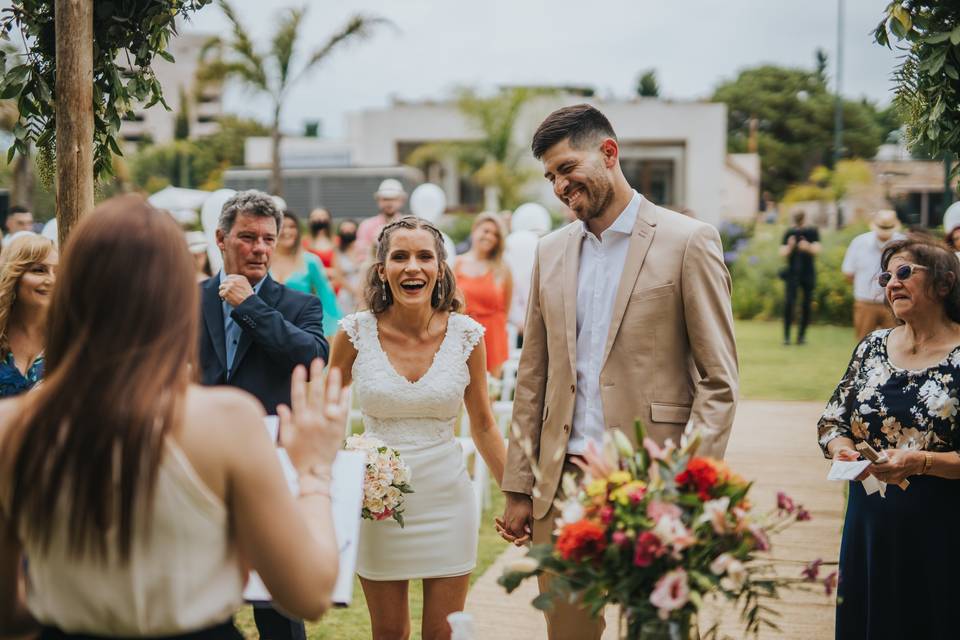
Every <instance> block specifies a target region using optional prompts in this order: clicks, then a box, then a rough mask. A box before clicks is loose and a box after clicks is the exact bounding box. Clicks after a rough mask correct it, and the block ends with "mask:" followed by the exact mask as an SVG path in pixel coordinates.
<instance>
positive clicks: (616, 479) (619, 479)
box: [607, 471, 633, 484]
mask: <svg viewBox="0 0 960 640" xmlns="http://www.w3.org/2000/svg"><path fill="white" fill-rule="evenodd" d="M632 479H633V476H631V475H630V472H629V471H614V472H613V473H611V474H610V477H609V478H607V480H608V481H609V482H610V484H623V483H625V482H630V481H631V480H632Z"/></svg>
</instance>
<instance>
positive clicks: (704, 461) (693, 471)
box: [674, 458, 719, 500]
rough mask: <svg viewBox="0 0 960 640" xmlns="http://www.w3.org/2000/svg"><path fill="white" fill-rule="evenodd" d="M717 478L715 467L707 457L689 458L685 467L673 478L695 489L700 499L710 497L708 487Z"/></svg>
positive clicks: (712, 485) (678, 482) (683, 485)
mask: <svg viewBox="0 0 960 640" xmlns="http://www.w3.org/2000/svg"><path fill="white" fill-rule="evenodd" d="M718 479H719V474H718V473H717V468H716V466H715V465H714V463H713V461H712V460H710V459H709V458H690V462H688V463H687V468H686V469H685V470H683V471H681V472H680V473H678V474H677V476H676V478H674V480H676V482H677V484H678V485H680V486H682V487H687V488H690V489H693V490H695V491H696V492H697V495H698V496H700V499H701V500H709V499H710V489H712V488H713V487H714V486H715V485H716V484H717V480H718Z"/></svg>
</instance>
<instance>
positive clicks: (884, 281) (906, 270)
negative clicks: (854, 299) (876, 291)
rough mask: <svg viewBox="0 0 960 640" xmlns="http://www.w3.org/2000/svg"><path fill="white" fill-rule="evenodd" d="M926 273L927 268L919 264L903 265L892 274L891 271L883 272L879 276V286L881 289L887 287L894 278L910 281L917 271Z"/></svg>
mask: <svg viewBox="0 0 960 640" xmlns="http://www.w3.org/2000/svg"><path fill="white" fill-rule="evenodd" d="M918 269H919V270H921V271H926V270H927V268H926V267H923V266H921V265H919V264H902V265H900V266H899V267H897V268H896V270H895V271H894V272H893V273H891V272H889V271H881V272H880V275H878V276H877V284H879V285H880V286H881V287H886V286H887V285H888V284H890V281H891V280H893V277H894V276H896V277H897V280H899V281H900V282H903V281H904V280H909V279H910V276H912V275H913V272H914V271H917V270H918Z"/></svg>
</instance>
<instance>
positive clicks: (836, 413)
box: [823, 402, 844, 420]
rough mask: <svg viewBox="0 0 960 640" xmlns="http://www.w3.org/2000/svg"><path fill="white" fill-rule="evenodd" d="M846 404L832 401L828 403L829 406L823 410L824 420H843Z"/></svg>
mask: <svg viewBox="0 0 960 640" xmlns="http://www.w3.org/2000/svg"><path fill="white" fill-rule="evenodd" d="M843 412H844V406H843V403H842V402H831V403H830V404H828V405H827V408H826V409H824V410H823V419H824V420H842V419H843Z"/></svg>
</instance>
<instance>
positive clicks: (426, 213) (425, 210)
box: [410, 182, 447, 224]
mask: <svg viewBox="0 0 960 640" xmlns="http://www.w3.org/2000/svg"><path fill="white" fill-rule="evenodd" d="M446 208H447V194H445V193H444V192H443V189H441V188H440V187H438V186H437V185H435V184H431V183H429V182H425V183H423V184H422V185H420V186H419V187H417V188H416V189H414V190H413V193H411V194H410V213H412V214H413V215H415V216H417V217H418V218H423V219H424V220H426V221H428V222H430V223H432V224H436V223H437V221H438V220H440V216H441V215H443V212H444V211H445V210H446Z"/></svg>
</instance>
